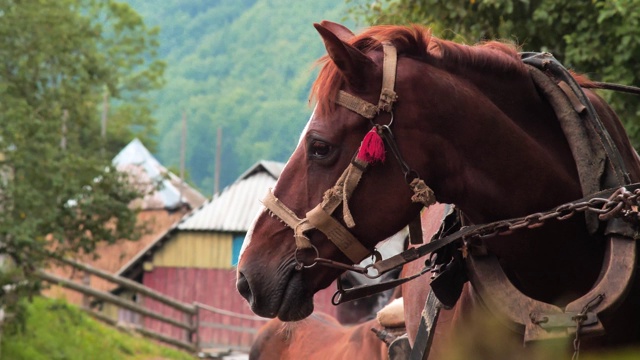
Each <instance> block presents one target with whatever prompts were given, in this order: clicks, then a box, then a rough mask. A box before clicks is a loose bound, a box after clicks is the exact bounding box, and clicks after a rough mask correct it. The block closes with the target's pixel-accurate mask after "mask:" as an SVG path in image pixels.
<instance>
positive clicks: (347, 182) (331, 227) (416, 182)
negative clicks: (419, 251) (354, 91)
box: [262, 42, 435, 277]
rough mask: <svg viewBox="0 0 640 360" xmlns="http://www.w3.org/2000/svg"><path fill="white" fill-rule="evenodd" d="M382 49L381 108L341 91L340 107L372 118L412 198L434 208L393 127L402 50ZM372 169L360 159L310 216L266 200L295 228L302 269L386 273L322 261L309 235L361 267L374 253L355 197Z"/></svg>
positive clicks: (389, 46) (384, 45) (274, 212)
mask: <svg viewBox="0 0 640 360" xmlns="http://www.w3.org/2000/svg"><path fill="white" fill-rule="evenodd" d="M382 48H383V52H384V59H383V69H382V89H381V91H380V99H379V101H378V104H377V105H374V104H372V103H370V102H368V101H366V100H363V99H361V98H359V97H357V96H354V95H351V94H349V93H347V92H345V91H343V90H340V91H339V93H338V95H337V97H336V99H335V100H334V101H335V103H336V104H338V105H341V106H343V107H345V108H347V109H349V110H351V111H353V112H355V113H357V114H359V115H361V116H363V117H364V118H366V119H368V120H369V121H370V122H371V123H372V124H373V126H374V128H375V130H376V131H377V132H378V134H379V135H380V136H381V138H382V139H384V142H385V144H386V145H387V147H389V148H390V149H391V152H392V154H393V155H394V157H395V158H396V160H398V162H399V163H400V166H401V168H402V171H403V172H404V175H405V179H406V180H407V183H409V186H410V187H411V188H412V189H413V191H414V196H413V197H412V200H413V201H414V202H420V203H422V204H423V205H425V206H429V205H431V204H433V203H434V202H435V197H434V195H433V191H432V190H431V189H430V188H429V187H427V186H426V185H425V184H424V181H422V180H421V179H420V178H419V176H418V174H417V173H416V172H415V171H414V170H412V169H411V168H410V167H409V166H408V165H407V163H406V162H405V161H404V160H403V158H402V155H401V154H400V152H399V151H398V148H397V145H396V143H395V140H394V138H393V134H392V132H391V128H390V126H391V123H392V122H393V104H394V103H395V102H396V100H397V98H398V97H397V95H396V93H395V91H394V87H395V80H396V68H397V51H396V48H395V47H394V46H393V45H392V44H391V43H389V42H383V43H382ZM381 112H386V113H389V114H391V122H390V123H389V124H387V125H378V124H376V123H375V122H374V120H375V118H376V117H377V116H378V115H379V114H380V113H381ZM368 166H369V162H367V161H365V160H363V159H360V158H358V157H355V158H354V159H353V160H352V161H351V163H350V164H349V166H347V168H346V169H345V171H344V172H343V173H342V175H341V176H340V178H339V179H338V181H337V182H336V184H335V185H334V186H333V187H332V188H330V189H329V190H327V191H326V192H325V193H324V196H323V200H322V202H321V203H320V204H318V205H317V206H316V207H314V208H313V209H311V210H310V211H309V212H307V213H306V216H305V217H304V218H300V217H298V216H297V215H296V214H295V212H294V211H292V210H291V209H290V208H289V207H287V206H286V205H285V204H284V203H282V201H280V200H279V199H278V198H276V196H275V195H274V194H273V191H272V190H270V191H269V192H268V194H267V196H266V197H265V199H264V200H263V201H262V203H263V204H264V206H265V207H266V208H267V209H268V210H269V211H270V212H271V214H272V215H273V216H276V217H278V218H279V219H280V220H281V221H282V222H284V223H285V224H286V225H287V226H289V227H290V228H291V229H293V232H294V235H293V236H294V239H295V243H296V251H295V256H294V257H295V261H296V263H297V269H299V270H300V269H302V268H303V267H304V268H309V267H312V266H314V265H316V264H317V263H322V264H323V265H326V266H332V267H338V268H341V269H347V270H355V271H358V272H361V273H364V274H365V275H367V276H369V277H377V276H379V275H381V274H378V273H374V274H369V273H368V269H370V268H371V266H369V267H368V268H366V269H359V270H358V269H357V268H356V267H353V266H350V265H347V264H340V263H337V262H335V261H332V260H328V259H322V258H320V254H319V252H318V249H317V248H316V247H315V246H314V245H313V244H312V243H311V241H310V240H309V238H308V237H307V235H305V233H306V232H307V231H310V230H314V229H315V230H319V231H321V232H322V233H323V234H324V235H325V236H326V237H327V238H328V239H329V240H330V241H331V242H332V243H333V244H335V245H336V247H338V249H340V251H341V252H342V253H344V254H345V255H346V256H347V257H348V258H349V260H351V261H352V262H353V263H354V264H357V263H359V262H360V261H362V260H363V259H365V258H366V257H367V256H369V255H370V254H371V251H369V249H367V248H366V247H365V246H364V245H363V244H362V242H361V241H359V240H358V239H357V238H356V237H355V236H354V235H353V234H352V233H351V232H350V231H349V229H351V228H353V227H354V226H355V221H354V219H353V216H352V215H351V212H350V210H349V204H348V203H349V199H350V198H351V195H352V194H353V192H354V191H355V189H356V187H357V185H358V183H359V181H360V178H361V177H362V175H363V173H364V172H365V170H366V169H367V167H368ZM340 205H342V210H343V214H342V220H343V222H344V224H345V225H346V227H345V226H343V225H342V224H341V223H340V222H339V221H338V220H336V219H335V218H334V217H333V213H334V212H335V210H336V209H337V208H338V207H339V206H340ZM306 249H311V250H312V251H313V252H315V255H316V256H315V258H314V259H313V262H312V263H311V264H305V263H304V262H303V260H301V259H300V255H299V252H300V251H301V250H306Z"/></svg>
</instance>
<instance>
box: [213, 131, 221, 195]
mask: <svg viewBox="0 0 640 360" xmlns="http://www.w3.org/2000/svg"><path fill="white" fill-rule="evenodd" d="M221 149H222V128H221V127H218V134H217V136H216V157H215V165H214V166H215V169H214V170H213V196H216V194H217V193H218V191H220V158H221V156H220V153H221V152H222V150H221ZM213 196H212V197H213Z"/></svg>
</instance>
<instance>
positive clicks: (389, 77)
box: [335, 42, 398, 120]
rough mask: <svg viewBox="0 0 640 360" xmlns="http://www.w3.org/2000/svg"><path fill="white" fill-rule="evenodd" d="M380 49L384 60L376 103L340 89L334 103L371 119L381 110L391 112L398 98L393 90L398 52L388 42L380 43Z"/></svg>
mask: <svg viewBox="0 0 640 360" xmlns="http://www.w3.org/2000/svg"><path fill="white" fill-rule="evenodd" d="M382 51H383V52H384V62H383V65H382V90H381V91H380V99H379V100H378V105H377V106H376V105H374V104H372V103H370V102H368V101H366V100H363V99H361V98H359V97H357V96H354V95H351V94H349V93H347V92H345V91H342V90H340V91H339V92H338V96H337V97H336V100H335V102H336V104H338V105H342V106H344V107H346V108H347V109H349V110H351V111H353V112H355V113H357V114H360V115H362V116H364V117H365V118H367V119H369V120H373V118H375V117H376V116H377V115H378V114H379V113H380V111H381V110H382V111H386V112H391V110H392V109H393V103H394V102H396V100H397V99H398V95H397V94H396V92H395V91H394V90H393V89H394V87H395V84H396V67H397V64H398V53H397V50H396V48H395V46H393V44H391V43H390V42H383V43H382Z"/></svg>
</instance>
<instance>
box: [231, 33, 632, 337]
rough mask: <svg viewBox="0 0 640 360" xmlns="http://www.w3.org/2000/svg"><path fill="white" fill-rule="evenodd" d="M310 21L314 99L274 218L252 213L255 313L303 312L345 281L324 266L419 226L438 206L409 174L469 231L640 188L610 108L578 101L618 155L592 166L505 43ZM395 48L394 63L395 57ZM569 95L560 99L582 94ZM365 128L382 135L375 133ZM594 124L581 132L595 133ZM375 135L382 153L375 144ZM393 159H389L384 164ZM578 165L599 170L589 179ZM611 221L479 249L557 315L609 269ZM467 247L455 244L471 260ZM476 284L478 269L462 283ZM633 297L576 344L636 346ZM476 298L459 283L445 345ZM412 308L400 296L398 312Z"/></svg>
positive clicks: (548, 225) (579, 222)
mask: <svg viewBox="0 0 640 360" xmlns="http://www.w3.org/2000/svg"><path fill="white" fill-rule="evenodd" d="M315 27H316V29H317V30H318V32H319V33H320V36H321V37H322V39H323V41H324V44H325V47H326V49H327V52H328V56H326V57H325V58H323V60H322V61H323V67H322V69H321V71H320V73H319V75H318V78H317V80H316V82H315V83H314V86H313V96H314V97H315V99H316V100H317V105H316V107H315V110H314V112H313V115H312V116H311V119H310V120H309V122H308V124H307V126H306V128H305V130H304V133H303V135H302V137H301V141H300V143H299V145H298V147H297V149H296V150H295V151H294V153H293V154H292V156H291V158H290V159H289V162H288V163H287V165H286V167H285V169H284V171H283V172H282V175H281V176H280V179H279V180H278V183H277V185H276V186H275V188H274V189H273V193H272V194H271V195H270V196H269V197H268V198H267V199H265V205H266V206H267V207H268V209H269V210H268V211H267V210H265V211H264V212H263V213H262V214H261V215H259V217H258V218H257V219H256V221H255V223H254V225H253V228H252V231H251V232H250V233H249V234H248V236H247V238H246V240H245V244H244V246H243V252H242V255H241V259H240V262H239V264H238V281H237V287H238V290H239V292H240V293H241V294H242V295H243V296H244V297H245V298H246V299H247V300H248V302H249V304H250V305H251V308H252V310H253V311H254V312H255V313H256V314H258V315H261V316H265V317H276V316H277V317H278V318H280V319H281V320H284V321H291V320H299V319H302V318H304V317H306V316H309V314H311V313H312V311H313V294H314V293H315V292H317V291H318V290H320V289H323V288H325V287H327V286H328V285H329V284H330V283H331V282H332V281H333V280H334V279H335V278H336V277H337V276H338V275H339V274H340V273H341V272H342V271H344V267H343V268H336V267H335V266H323V264H328V262H326V261H318V259H319V258H322V259H331V260H333V261H337V262H341V263H351V264H353V263H358V262H359V261H360V260H361V259H362V258H364V257H366V256H367V251H370V250H371V249H373V248H374V246H375V245H376V243H377V242H379V241H381V240H382V239H384V238H386V237H388V236H390V235H391V234H393V233H395V232H397V231H398V230H400V229H401V228H402V227H404V226H405V225H406V224H408V223H409V222H410V221H411V220H413V219H414V218H416V217H417V215H418V214H419V212H420V209H421V208H422V204H419V203H416V202H413V201H412V200H411V198H412V196H416V195H421V196H422V197H423V200H424V201H423V202H424V203H425V204H428V203H429V202H431V201H432V200H433V199H432V197H431V196H430V195H429V193H428V191H427V192H424V191H423V192H422V193H419V192H416V191H417V190H416V189H419V188H420V186H419V185H420V184H419V182H418V184H417V185H416V184H414V188H413V189H412V188H410V187H409V186H407V183H409V182H410V181H411V182H412V184H413V181H412V180H419V179H422V180H424V183H425V184H426V185H428V187H429V188H430V189H431V190H432V191H433V194H435V196H436V197H437V200H438V201H440V202H443V203H451V204H455V205H456V207H457V208H458V209H460V210H461V211H462V212H463V213H464V217H465V219H466V221H468V223H470V224H484V223H490V222H493V221H497V220H502V219H510V218H515V217H522V216H526V215H528V214H533V213H537V212H540V211H546V210H548V209H552V208H554V207H556V206H558V205H560V204H563V203H567V202H570V201H574V200H576V199H579V198H581V197H583V196H584V195H588V194H590V193H592V192H595V191H597V190H600V189H602V188H608V187H613V186H617V185H618V184H619V183H624V182H625V181H627V182H628V181H638V180H640V165H639V164H640V162H639V161H638V159H637V155H636V154H635V152H634V150H633V148H632V147H631V145H630V142H629V140H628V137H627V135H626V133H625V131H624V129H623V127H622V125H621V124H620V122H619V120H618V119H617V117H616V115H615V114H614V112H613V111H612V110H611V109H610V108H609V107H608V105H607V104H606V103H605V102H604V101H603V100H602V99H601V98H600V97H599V96H597V95H596V94H595V93H593V92H591V91H589V90H585V91H584V93H586V96H587V97H588V99H589V100H590V101H591V104H592V105H590V106H593V108H595V112H596V113H597V115H598V116H599V118H600V119H601V121H602V123H603V124H604V126H603V127H604V128H605V129H606V130H607V131H608V134H609V135H608V136H610V138H611V139H610V141H609V142H610V144H609V146H610V147H613V148H617V150H618V151H619V156H617V157H616V156H611V155H609V156H604V157H602V158H597V159H596V158H592V157H591V156H590V155H589V153H587V152H583V151H581V150H580V149H582V148H580V147H579V146H578V147H576V146H575V145H574V144H573V142H572V141H569V140H568V139H569V136H568V135H566V134H567V132H566V131H565V130H564V128H563V125H561V124H560V123H559V121H558V119H559V118H560V116H558V115H556V111H555V110H554V107H553V106H552V105H553V104H552V103H551V102H550V100H549V99H548V97H547V96H545V95H543V92H542V91H541V90H540V88H539V86H537V84H536V82H534V81H533V80H532V79H533V76H534V73H535V71H534V70H532V69H531V67H529V66H528V65H526V64H524V63H523V61H522V59H521V57H520V55H519V54H518V53H517V50H516V49H515V48H514V47H512V46H509V45H506V44H503V43H497V42H489V43H486V44H483V45H478V46H464V45H458V44H455V43H452V42H448V41H444V40H440V39H437V38H435V37H432V36H431V34H430V32H429V30H427V29H425V28H421V27H418V26H411V27H400V26H377V27H371V28H369V29H367V30H365V31H364V32H363V33H361V34H359V35H357V36H356V35H353V34H352V33H351V32H350V31H349V30H347V29H345V28H344V27H342V26H340V25H337V24H333V23H329V22H323V23H322V24H316V25H315ZM395 53H397V62H396V60H395V58H393V59H394V61H387V58H392V56H391V55H390V56H389V57H388V56H387V55H388V54H395ZM389 74H390V75H391V77H389ZM389 79H390V80H389ZM577 79H578V80H579V81H580V83H581V84H582V85H583V86H589V85H590V83H589V82H588V81H587V80H586V79H584V78H582V77H577ZM554 83H559V81H554ZM381 84H383V85H381ZM561 85H562V84H561ZM565 85H566V84H565ZM560 92H561V93H562V94H563V95H562V96H563V99H567V98H569V99H570V100H572V101H573V100H574V98H575V97H576V95H572V94H571V93H568V92H567V91H564V89H563V90H562V91H560ZM396 100H397V101H396ZM566 101H567V100H565V102H566ZM375 104H378V106H376V105H375ZM572 104H574V105H575V108H576V109H577V110H578V111H579V112H580V114H583V113H584V109H583V108H580V106H578V105H577V104H575V102H572ZM582 107H584V105H582ZM372 124H376V125H377V126H375V127H374V128H373V130H375V131H370V130H372ZM592 127H593V125H587V128H588V131H587V133H588V134H591V133H592V132H589V131H591V130H592V129H591V128H592ZM372 133H375V134H373V135H371V134H372ZM391 133H392V135H391ZM380 134H382V135H383V140H382V141H384V147H385V148H384V149H383V148H382V147H381V145H380V142H381V139H379V138H378V139H376V136H375V135H380ZM370 135H371V136H370ZM580 137H581V136H578V138H580ZM363 139H364V141H363ZM607 141H608V140H607ZM607 141H603V140H597V139H596V141H595V143H596V144H597V146H599V144H600V143H606V142H607ZM361 144H362V146H361ZM592 144H593V143H592ZM611 144H613V145H611ZM588 146H592V145H588ZM588 146H587V147H588ZM597 146H596V147H597ZM385 149H386V153H385ZM576 149H577V150H576ZM354 154H357V156H355V159H354ZM581 154H582V158H581V157H580V156H581ZM584 154H587V156H586V157H585V156H584ZM385 155H389V156H388V157H389V158H388V159H387V160H386V161H383V160H384V156H385ZM616 158H620V159H621V161H617V162H616V161H615V160H616ZM585 163H587V164H594V163H595V164H600V165H601V167H602V168H604V170H602V169H600V170H602V171H592V170H590V169H588V170H586V171H585V170H584V166H585V165H584V164H585ZM621 167H626V169H621ZM345 169H348V170H347V171H346V172H345ZM612 172H613V173H614V175H607V174H610V173H612ZM341 173H343V176H341ZM352 173H358V174H360V173H361V178H360V177H358V176H356V177H355V179H354V177H353V176H352ZM584 174H586V175H588V176H592V177H593V179H592V184H591V187H589V186H588V185H585V184H584ZM621 174H622V175H621ZM625 177H626V178H627V179H622V178H625ZM345 179H347V180H345ZM612 179H613V180H612ZM593 184H595V188H594V185H593ZM334 185H336V186H334ZM328 189H330V191H327V190H328ZM589 189H591V190H589ZM325 191H326V193H325ZM425 194H426V195H425ZM336 199H337V200H336ZM317 204H321V205H320V206H317ZM326 209H329V210H328V211H324V210H326ZM334 210H337V211H335V212H334ZM274 214H275V215H276V216H273V215H274ZM327 214H331V215H327ZM305 215H306V217H305ZM281 221H282V222H285V224H283V223H282V222H281ZM605 226H606V225H605V224H603V223H598V222H596V223H595V225H594V223H593V221H591V220H588V217H585V216H573V217H571V218H570V219H568V220H564V221H559V220H557V219H556V218H554V219H551V220H547V221H545V222H544V224H543V226H537V227H535V228H532V229H522V230H516V231H513V232H512V233H511V234H505V235H503V236H498V237H494V238H491V239H490V240H487V241H485V242H483V243H482V246H481V248H482V249H481V250H484V251H481V252H483V253H485V254H490V255H491V256H494V257H495V258H497V259H498V260H499V264H500V265H501V269H502V270H503V271H504V274H506V275H505V276H506V277H508V279H509V280H510V281H511V283H513V285H515V287H516V288H517V289H518V291H520V292H522V293H523V294H525V295H526V296H528V297H529V299H535V301H537V302H544V303H546V304H553V306H558V307H563V306H565V305H567V304H569V305H571V304H573V301H574V300H575V299H582V298H580V297H581V296H583V295H584V294H588V293H589V291H590V289H591V288H592V286H593V285H594V283H596V282H597V281H599V279H601V278H602V277H601V276H600V272H601V268H602V266H603V264H605V265H606V264H609V265H611V264H614V263H615V259H614V260H607V258H606V256H607V254H608V251H609V250H608V249H609V248H608V247H607V246H608V245H607V244H608V243H607V240H605V238H604V236H603V232H604V231H603V228H604V227H605ZM326 234H329V235H326ZM353 239H358V240H359V243H355V242H354V241H353ZM359 244H362V245H359ZM468 245H472V244H468V243H465V244H464V245H463V244H461V245H460V246H458V248H459V249H461V250H462V255H463V256H464V257H466V256H467V255H468V254H469V250H470V248H469V246H468ZM634 249H635V248H634ZM633 252H635V250H634V251H633ZM472 253H473V252H472ZM469 259H473V258H472V257H467V258H466V261H467V262H468V261H470V260H469ZM603 259H604V260H603ZM634 261H635V260H634ZM634 261H632V262H630V263H629V264H630V265H629V267H631V268H633V267H634V266H635V262H634ZM330 265H331V264H330ZM625 266H626V265H625ZM473 275H474V272H473V271H470V272H469V277H470V278H473ZM635 278H636V279H638V277H635ZM621 286H623V287H624V289H626V287H625V286H626V284H621ZM630 289H631V290H630V291H629V292H628V293H625V291H621V293H624V294H623V295H625V296H620V297H619V301H618V302H616V303H615V304H610V305H611V306H609V305H608V306H609V307H608V311H606V312H603V313H598V317H599V319H595V322H596V323H598V325H599V326H600V325H601V326H602V327H603V328H604V329H605V333H604V335H601V334H599V336H594V337H592V338H586V337H584V338H581V339H580V340H581V343H582V348H583V349H585V348H588V347H598V346H606V347H612V346H622V345H630V344H638V342H639V341H640V326H638V323H639V322H640V306H638V305H637V304H639V303H640V291H639V290H640V286H638V284H637V281H636V283H634V284H632V286H631V287H630ZM479 292H481V291H479V290H478V289H477V288H475V287H474V286H465V290H464V291H463V293H462V296H461V298H460V300H459V302H458V306H457V307H458V308H460V309H461V310H459V311H457V313H456V315H455V316H453V317H452V319H451V321H450V328H451V329H453V331H451V333H452V334H453V335H452V336H455V335H456V334H459V333H460V332H458V331H456V330H455V329H461V327H460V326H459V325H461V324H464V323H465V322H468V321H474V320H473V319H476V318H475V317H471V316H466V315H468V311H469V309H472V308H478V306H477V304H478V303H479V302H480V301H481V299H479V298H478V294H479ZM602 298H604V299H605V300H604V302H605V303H606V302H607V301H608V299H610V298H611V297H610V296H609V295H607V294H605V295H603V296H601V297H598V298H594V301H592V302H589V303H588V304H587V305H585V307H584V312H586V311H590V310H592V309H593V308H596V307H597V306H599V304H600V302H599V300H602ZM616 299H618V297H616ZM596 300H598V301H596ZM410 301H412V299H408V298H407V297H405V303H407V302H410ZM531 301H534V300H531ZM482 303H484V301H482ZM461 304H466V305H465V306H460V305H461ZM467 305H468V306H467ZM516 307H517V306H516ZM543 307H549V308H550V307H551V305H549V306H547V305H545V306H543ZM554 309H555V308H554ZM505 310H512V309H511V308H509V309H505ZM554 311H555V310H554ZM595 311H597V309H596V310H595ZM527 314H528V313H527ZM533 315H535V314H534V313H533V312H532V313H531V318H532V320H531V322H532V323H531V324H527V331H529V330H531V329H530V328H536V329H537V330H540V329H543V328H542V326H543V325H544V322H545V320H544V318H536V317H535V316H533ZM574 315H575V314H574ZM583 315H584V314H581V315H580V316H578V317H575V316H574V317H573V318H575V319H578V318H579V319H582V318H583ZM526 317H527V318H528V317H529V316H528V315H527V316H526ZM573 318H572V319H573ZM558 319H560V320H559V321H558V323H559V324H560V325H558V326H560V327H561V328H563V327H564V328H563V329H565V330H566V333H567V334H569V335H570V336H571V334H572V333H575V332H576V329H577V326H576V325H575V324H574V325H573V327H571V326H572V325H567V324H565V323H566V322H567V321H566V318H563V317H558ZM534 320H535V322H534ZM547 320H548V319H547ZM516 328H517V329H515V330H517V331H515V332H514V334H515V333H518V332H520V334H517V335H516V336H514V337H513V339H514V340H515V341H516V343H520V344H521V343H522V341H523V337H522V335H521V333H522V331H523V329H522V326H521V327H520V328H518V327H517V326H516ZM536 329H533V330H536ZM537 330H536V331H537ZM565 330H563V331H565ZM583 330H584V328H580V333H581V334H582V331H583ZM540 331H542V332H545V331H547V330H546V329H543V330H540ZM436 335H437V334H436ZM437 341H438V339H437V338H436V339H435V340H434V344H435V342H437ZM504 341H507V340H506V339H505V340H504Z"/></svg>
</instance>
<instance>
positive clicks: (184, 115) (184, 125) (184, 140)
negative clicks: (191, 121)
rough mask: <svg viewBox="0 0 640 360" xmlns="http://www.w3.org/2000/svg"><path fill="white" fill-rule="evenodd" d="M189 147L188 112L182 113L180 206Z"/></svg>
mask: <svg viewBox="0 0 640 360" xmlns="http://www.w3.org/2000/svg"><path fill="white" fill-rule="evenodd" d="M186 147H187V112H186V111H183V112H182V139H181V142H180V205H182V195H183V191H184V176H185V174H184V173H185V171H184V166H185V165H184V164H185V155H186V154H185V153H186Z"/></svg>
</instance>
